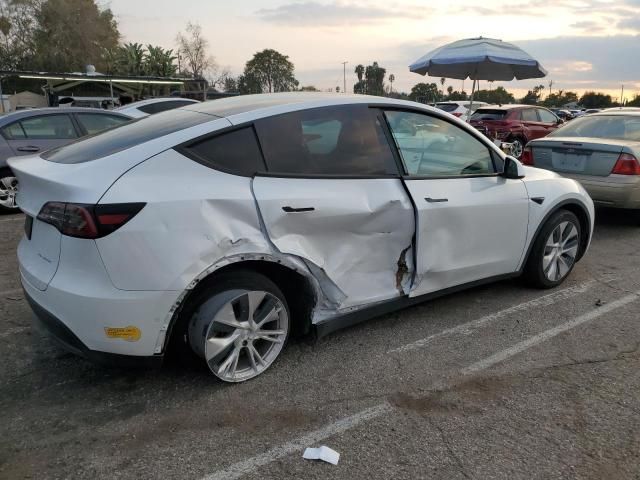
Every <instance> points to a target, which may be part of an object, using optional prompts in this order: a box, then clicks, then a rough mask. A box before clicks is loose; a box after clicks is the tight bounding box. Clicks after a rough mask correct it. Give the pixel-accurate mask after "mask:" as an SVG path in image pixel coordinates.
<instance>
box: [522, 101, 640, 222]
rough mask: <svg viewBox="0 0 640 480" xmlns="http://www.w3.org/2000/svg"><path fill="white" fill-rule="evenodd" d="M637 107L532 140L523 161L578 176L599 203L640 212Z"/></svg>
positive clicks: (577, 122)
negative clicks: (635, 109) (633, 109)
mask: <svg viewBox="0 0 640 480" xmlns="http://www.w3.org/2000/svg"><path fill="white" fill-rule="evenodd" d="M638 110H639V111H637V112H632V111H604V112H601V113H594V114H591V115H588V116H585V117H582V118H578V119H576V120H574V121H572V122H571V123H569V124H567V125H566V126H564V127H562V128H561V129H560V130H557V131H556V132H553V133H551V134H550V135H548V136H547V137H545V138H542V139H539V140H534V141H532V142H531V143H529V144H528V145H527V146H526V148H525V151H524V155H523V156H522V161H523V163H525V164H527V165H535V166H536V167H540V168H545V169H547V170H552V171H554V172H558V173H560V174H562V175H563V176H565V177H569V178H573V179H575V180H578V181H579V182H580V183H581V184H582V185H583V186H584V188H585V189H586V190H587V192H589V195H591V197H592V198H593V201H594V202H595V203H596V204H599V205H603V206H609V207H617V208H630V209H635V210H636V211H638V212H640V163H639V162H638V159H640V109H638ZM639 218H640V214H639Z"/></svg>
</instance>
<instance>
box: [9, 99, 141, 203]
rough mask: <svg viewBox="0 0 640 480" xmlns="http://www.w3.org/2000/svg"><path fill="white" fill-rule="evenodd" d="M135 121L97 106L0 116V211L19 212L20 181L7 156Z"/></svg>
mask: <svg viewBox="0 0 640 480" xmlns="http://www.w3.org/2000/svg"><path fill="white" fill-rule="evenodd" d="M129 120H131V117H129V116H127V115H123V114H121V113H116V112H110V111H107V110H100V109H93V108H81V107H78V108H64V109H61V108H57V107H53V108H36V109H31V110H20V111H17V112H12V113H8V114H6V115H2V116H0V210H4V211H17V206H16V191H17V186H18V182H17V180H16V179H15V177H14V176H13V173H11V169H9V167H8V166H7V159H8V158H9V157H15V156H20V155H33V154H34V153H38V152H42V151H45V150H49V149H51V148H55V147H60V146H62V145H66V144H67V143H71V142H73V141H74V140H76V139H78V138H80V137H84V136H86V135H92V134H94V133H98V132H101V131H103V130H106V129H109V128H113V127H116V126H118V125H121V124H123V123H124V122H127V121H129Z"/></svg>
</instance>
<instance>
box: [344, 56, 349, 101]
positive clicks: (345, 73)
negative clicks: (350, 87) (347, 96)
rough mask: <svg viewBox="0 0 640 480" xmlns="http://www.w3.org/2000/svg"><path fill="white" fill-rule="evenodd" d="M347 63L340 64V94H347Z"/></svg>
mask: <svg viewBox="0 0 640 480" xmlns="http://www.w3.org/2000/svg"><path fill="white" fill-rule="evenodd" d="M347 63H349V62H342V93H347Z"/></svg>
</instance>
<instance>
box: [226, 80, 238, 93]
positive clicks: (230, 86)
mask: <svg viewBox="0 0 640 480" xmlns="http://www.w3.org/2000/svg"><path fill="white" fill-rule="evenodd" d="M223 88H224V91H225V92H227V93H238V92H239V90H238V80H237V79H236V78H233V77H227V78H225V79H224V83H223Z"/></svg>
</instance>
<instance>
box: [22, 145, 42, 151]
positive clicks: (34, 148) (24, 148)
mask: <svg viewBox="0 0 640 480" xmlns="http://www.w3.org/2000/svg"><path fill="white" fill-rule="evenodd" d="M17 150H18V151H19V152H39V151H40V148H39V147H33V146H31V145H28V146H26V147H18V148H17Z"/></svg>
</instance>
